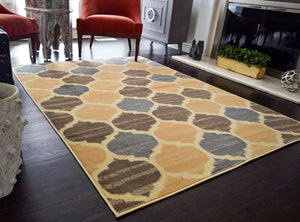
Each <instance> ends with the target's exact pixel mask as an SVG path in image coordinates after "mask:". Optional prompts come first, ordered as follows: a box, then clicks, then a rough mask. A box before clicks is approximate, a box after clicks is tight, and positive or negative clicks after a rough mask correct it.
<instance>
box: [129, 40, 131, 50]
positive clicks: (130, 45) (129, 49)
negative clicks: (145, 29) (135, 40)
mask: <svg viewBox="0 0 300 222" xmlns="http://www.w3.org/2000/svg"><path fill="white" fill-rule="evenodd" d="M128 46H129V51H131V40H130V39H128Z"/></svg>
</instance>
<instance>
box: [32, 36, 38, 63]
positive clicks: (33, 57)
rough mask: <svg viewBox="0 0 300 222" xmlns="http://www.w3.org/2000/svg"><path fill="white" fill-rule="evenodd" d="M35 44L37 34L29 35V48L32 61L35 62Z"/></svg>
mask: <svg viewBox="0 0 300 222" xmlns="http://www.w3.org/2000/svg"><path fill="white" fill-rule="evenodd" d="M36 45H37V34H34V35H33V36H32V37H31V49H32V62H33V63H36Z"/></svg>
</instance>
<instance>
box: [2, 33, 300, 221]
mask: <svg viewBox="0 0 300 222" xmlns="http://www.w3.org/2000/svg"><path fill="white" fill-rule="evenodd" d="M88 44H89V42H88V41H85V42H84V45H83V59H91V58H108V57H125V56H128V55H131V56H133V55H134V54H133V53H134V52H131V53H128V46H127V40H118V41H101V42H95V43H94V45H93V48H92V50H90V49H89V46H88ZM133 45H134V44H133ZM61 48H62V47H61ZM73 50H74V52H73V54H74V57H73V60H78V57H77V55H78V50H77V43H76V42H74V44H73ZM176 53H177V51H176V50H174V49H170V48H169V53H168V54H169V57H165V56H164V46H163V45H160V44H158V43H154V45H153V48H152V47H151V46H150V42H149V41H148V40H144V39H142V41H141V48H140V55H141V56H143V57H146V58H149V59H152V60H154V61H157V62H159V63H162V64H164V65H166V66H169V67H171V68H173V69H176V70H178V71H180V72H183V73H186V74H188V75H191V76H193V77H195V78H198V79H200V80H202V81H205V82H207V83H209V84H212V85H215V86H217V87H219V88H222V89H225V90H227V91H229V92H232V93H234V94H236V95H239V96H241V97H244V98H246V99H248V100H251V101H254V102H257V103H259V104H262V105H264V106H266V107H269V108H272V109H274V110H276V111H278V112H280V113H283V114H285V115H287V116H289V117H291V118H294V119H297V120H300V106H299V105H296V104H294V103H291V102H288V101H285V100H282V99H279V98H277V97H274V96H271V95H268V94H266V93H263V92H260V91H257V90H254V89H251V88H249V87H246V86H242V85H239V84H237V83H233V82H231V81H228V80H226V79H222V78H220V77H217V76H214V75H212V74H210V73H207V72H204V71H201V70H197V69H195V68H192V67H189V66H187V65H184V64H181V63H179V62H176V61H173V60H172V59H171V58H170V56H171V55H174V54H176ZM11 57H12V63H13V65H19V64H29V63H30V60H29V56H28V45H27V42H16V43H12V44H11ZM57 60H64V57H63V51H62V50H60V52H59V53H55V54H53V61H57ZM40 61H42V58H41V56H40V57H39V58H38V62H40ZM15 84H16V85H17V87H18V88H19V90H20V94H21V98H22V100H23V119H27V120H28V122H29V123H28V125H27V126H25V129H24V132H23V145H22V156H23V164H22V166H21V170H22V172H21V174H19V175H18V177H17V179H18V182H17V183H16V184H15V187H14V190H13V192H12V193H11V194H10V195H8V196H7V197H5V198H2V199H0V221H1V222H7V221H22V222H23V221H30V222H36V221H37V222H40V221H43V222H44V221H55V222H56V221H70V222H71V221H72V222H73V221H103V222H109V221H122V222H123V221H126V222H127V221H130V222H133V221H139V222H140V221H144V222H148V221H149V222H150V221H151V222H156V221H170V222H177V221H180V222H181V221H187V222H189V221H197V222H199V221H201V222H213V221H221V222H227V221H228V222H229V221H230V222H232V221H256V222H257V221H272V222H276V221H289V222H291V221H300V213H299V209H300V201H299V200H300V143H299V142H298V143H295V144H292V145H289V146H286V147H285V148H283V149H280V150H278V151H276V152H273V153H271V154H269V155H267V156H265V157H263V158H259V159H257V160H255V161H252V162H250V163H248V164H246V165H244V166H242V167H240V168H238V169H235V170H232V171H230V172H228V173H225V174H223V175H221V176H218V177H216V178H214V179H211V180H209V181H207V182H204V183H202V184H200V185H198V186H195V187H193V188H191V189H188V190H186V191H184V192H181V193H179V194H177V195H174V196H172V197H169V198H166V199H164V200H161V201H159V202H157V203H155V204H152V205H150V206H147V207H145V208H142V209H140V210H137V211H135V212H133V213H130V214H128V215H125V216H123V217H121V218H119V219H116V218H115V217H114V215H113V214H112V212H111V211H110V209H109V208H108V207H107V205H106V204H105V202H104V201H103V200H102V198H101V196H100V195H99V194H98V192H97V191H96V189H95V188H94V187H93V185H92V183H91V182H90V181H89V179H88V177H87V176H86V175H85V173H84V172H83V170H82V169H81V167H80V166H79V165H78V163H77V162H76V160H75V159H74V158H73V156H72V154H71V153H70V152H69V151H68V149H67V147H66V146H65V145H64V143H63V142H62V141H61V139H60V138H59V137H58V136H57V135H56V133H55V132H54V130H53V129H52V128H51V126H50V124H49V123H48V122H47V121H46V119H45V118H44V117H43V115H42V114H41V112H40V111H39V110H38V108H37V107H36V106H35V104H34V103H33V102H32V101H31V99H30V98H29V97H28V95H27V94H26V92H25V91H24V90H23V88H22V86H21V85H20V84H19V82H18V81H17V80H15Z"/></svg>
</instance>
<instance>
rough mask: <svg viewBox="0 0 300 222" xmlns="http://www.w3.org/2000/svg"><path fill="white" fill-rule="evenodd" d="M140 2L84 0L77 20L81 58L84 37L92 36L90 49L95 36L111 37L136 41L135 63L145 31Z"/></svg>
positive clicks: (132, 0) (136, 0)
mask: <svg viewBox="0 0 300 222" xmlns="http://www.w3.org/2000/svg"><path fill="white" fill-rule="evenodd" d="M140 4H141V3H140V0H93V1H91V0H83V3H82V8H81V13H80V16H79V18H78V19H77V34H78V51H79V57H81V47H82V36H83V35H90V36H91V41H90V47H92V44H93V40H94V36H110V37H121V38H128V44H129V50H131V43H130V39H135V40H136V51H135V61H137V57H138V53H139V45H140V39H141V34H142V29H143V24H142V22H141V6H140Z"/></svg>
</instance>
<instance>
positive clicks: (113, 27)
mask: <svg viewBox="0 0 300 222" xmlns="http://www.w3.org/2000/svg"><path fill="white" fill-rule="evenodd" d="M99 22H101V23H100V24H101V28H97V26H99ZM77 26H78V28H79V29H83V30H84V32H85V33H91V34H93V33H97V34H98V35H101V34H103V35H115V34H116V33H117V34H120V35H121V34H124V35H134V34H136V35H138V34H139V33H141V29H142V26H137V25H136V23H135V22H134V21H133V20H132V19H130V18H128V17H125V16H119V15H90V16H88V17H87V18H86V19H84V20H80V19H78V23H77Z"/></svg>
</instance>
